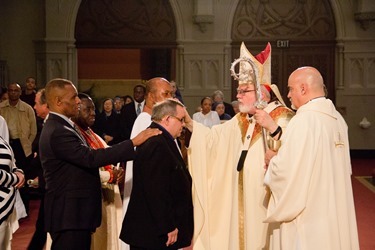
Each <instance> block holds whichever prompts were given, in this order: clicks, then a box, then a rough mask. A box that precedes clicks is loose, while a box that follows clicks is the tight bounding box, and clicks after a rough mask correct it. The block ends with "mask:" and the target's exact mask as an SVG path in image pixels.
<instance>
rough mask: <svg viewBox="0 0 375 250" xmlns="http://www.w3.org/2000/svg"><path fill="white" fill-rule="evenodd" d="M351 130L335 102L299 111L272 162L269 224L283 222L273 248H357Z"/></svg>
mask: <svg viewBox="0 0 375 250" xmlns="http://www.w3.org/2000/svg"><path fill="white" fill-rule="evenodd" d="M347 129H348V128H347V125H346V123H345V121H344V119H343V118H342V116H341V115H340V114H339V113H338V112H337V111H336V109H335V107H334V105H333V104H332V102H331V101H330V100H328V99H325V98H319V99H315V100H313V101H310V102H308V103H307V104H305V105H303V106H301V107H300V108H299V109H298V111H297V114H296V116H294V117H293V119H292V120H291V121H290V123H289V125H288V128H287V129H286V133H285V137H284V143H283V145H282V146H281V148H280V150H279V152H278V154H277V155H276V156H275V157H273V158H272V160H271V162H270V164H269V167H268V171H267V175H266V178H265V182H266V184H268V185H269V187H270V189H271V191H272V198H271V200H270V203H269V208H268V212H267V219H266V222H281V226H280V240H279V241H274V242H273V245H274V247H275V249H278V248H280V249H283V250H284V249H286V250H293V249H303V250H305V249H311V250H315V249H319V250H334V249H335V250H336V249H340V250H344V249H348V250H349V249H350V250H355V249H359V244H358V234H357V224H356V218H355V211H354V202H353V192H352V185H351V178H350V176H351V163H350V155H349V141H348V131H347Z"/></svg>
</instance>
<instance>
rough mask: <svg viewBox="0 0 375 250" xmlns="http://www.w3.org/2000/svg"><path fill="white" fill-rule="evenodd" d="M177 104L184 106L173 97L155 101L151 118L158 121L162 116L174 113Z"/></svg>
mask: <svg viewBox="0 0 375 250" xmlns="http://www.w3.org/2000/svg"><path fill="white" fill-rule="evenodd" d="M177 106H181V107H185V106H184V105H183V104H182V103H180V102H179V101H176V100H174V99H166V100H164V101H162V102H159V103H156V104H155V105H154V107H153V108H152V115H151V120H152V121H154V122H160V121H161V120H162V119H163V117H165V116H167V115H176V112H177V110H176V109H177Z"/></svg>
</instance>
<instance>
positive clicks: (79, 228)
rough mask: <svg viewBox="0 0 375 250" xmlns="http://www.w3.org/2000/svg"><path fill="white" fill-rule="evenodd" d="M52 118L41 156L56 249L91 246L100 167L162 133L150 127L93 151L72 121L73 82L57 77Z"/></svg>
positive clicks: (50, 93)
mask: <svg viewBox="0 0 375 250" xmlns="http://www.w3.org/2000/svg"><path fill="white" fill-rule="evenodd" d="M45 94H46V99H47V104H48V107H49V109H50V113H49V117H48V119H47V121H46V123H45V125H44V128H43V131H42V134H41V137H40V145H39V148H40V157H41V161H42V167H43V170H44V177H45V181H46V193H45V227H46V230H47V231H48V232H49V233H50V234H51V238H52V249H77V250H78V249H80V250H81V249H87V250H89V249H90V241H91V233H92V232H94V231H95V229H96V228H97V227H98V226H99V225H100V221H101V185H100V178H99V171H98V168H99V167H101V166H104V165H108V164H116V163H117V162H121V161H127V160H130V159H133V158H134V155H135V153H134V146H139V145H140V144H142V143H143V142H144V141H145V140H147V139H148V138H149V137H151V136H154V135H157V134H159V133H161V132H160V131H159V130H157V129H154V130H146V131H144V133H141V134H140V135H139V136H137V137H136V138H134V139H133V140H126V141H124V142H121V143H119V144H117V145H114V146H112V147H109V148H106V149H97V150H93V149H91V148H90V147H88V146H87V144H86V142H85V140H84V139H83V138H82V135H80V132H79V131H78V130H76V129H75V128H74V123H73V122H72V121H71V120H70V118H71V117H73V116H76V115H77V113H78V111H79V107H80V99H79V98H78V93H77V89H76V88H75V86H74V85H73V83H72V82H71V81H69V80H66V79H60V78H57V79H53V80H51V81H50V82H49V83H47V85H46V88H45Z"/></svg>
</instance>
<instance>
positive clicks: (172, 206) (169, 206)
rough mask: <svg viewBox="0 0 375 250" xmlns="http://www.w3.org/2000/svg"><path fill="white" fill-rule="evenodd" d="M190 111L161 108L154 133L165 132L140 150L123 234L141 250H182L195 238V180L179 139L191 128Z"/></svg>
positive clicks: (172, 103) (169, 103) (174, 104)
mask: <svg viewBox="0 0 375 250" xmlns="http://www.w3.org/2000/svg"><path fill="white" fill-rule="evenodd" d="M184 116H185V108H184V106H183V105H182V104H181V103H180V102H178V101H176V100H173V99H168V100H165V101H163V102H161V103H158V104H156V105H155V106H154V107H153V110H152V116H151V119H152V121H153V122H152V123H151V125H150V127H151V128H158V129H160V130H161V131H162V132H163V133H162V134H160V136H156V137H154V138H153V139H151V140H149V141H148V142H147V143H145V144H144V145H142V146H139V147H137V158H136V159H135V160H134V169H133V189H132V195H131V197H130V202H129V206H128V209H127V212H126V215H125V219H124V222H123V225H122V230H121V234H120V238H121V240H123V241H125V242H126V243H128V244H129V245H130V249H131V250H136V249H167V248H168V249H179V248H182V247H187V246H189V245H190V244H191V240H192V236H193V229H194V227H193V204H192V196H191V185H192V180H191V176H190V174H189V171H188V169H187V167H186V165H185V163H184V160H183V158H182V154H181V151H180V148H179V147H178V145H177V141H176V139H177V138H178V137H179V136H180V135H181V132H182V129H183V127H184V126H185V121H184Z"/></svg>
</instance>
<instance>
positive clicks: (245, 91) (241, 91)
mask: <svg viewBox="0 0 375 250" xmlns="http://www.w3.org/2000/svg"><path fill="white" fill-rule="evenodd" d="M253 91H255V89H249V90H243V89H237V94H239V95H245V94H246V93H247V92H253Z"/></svg>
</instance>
